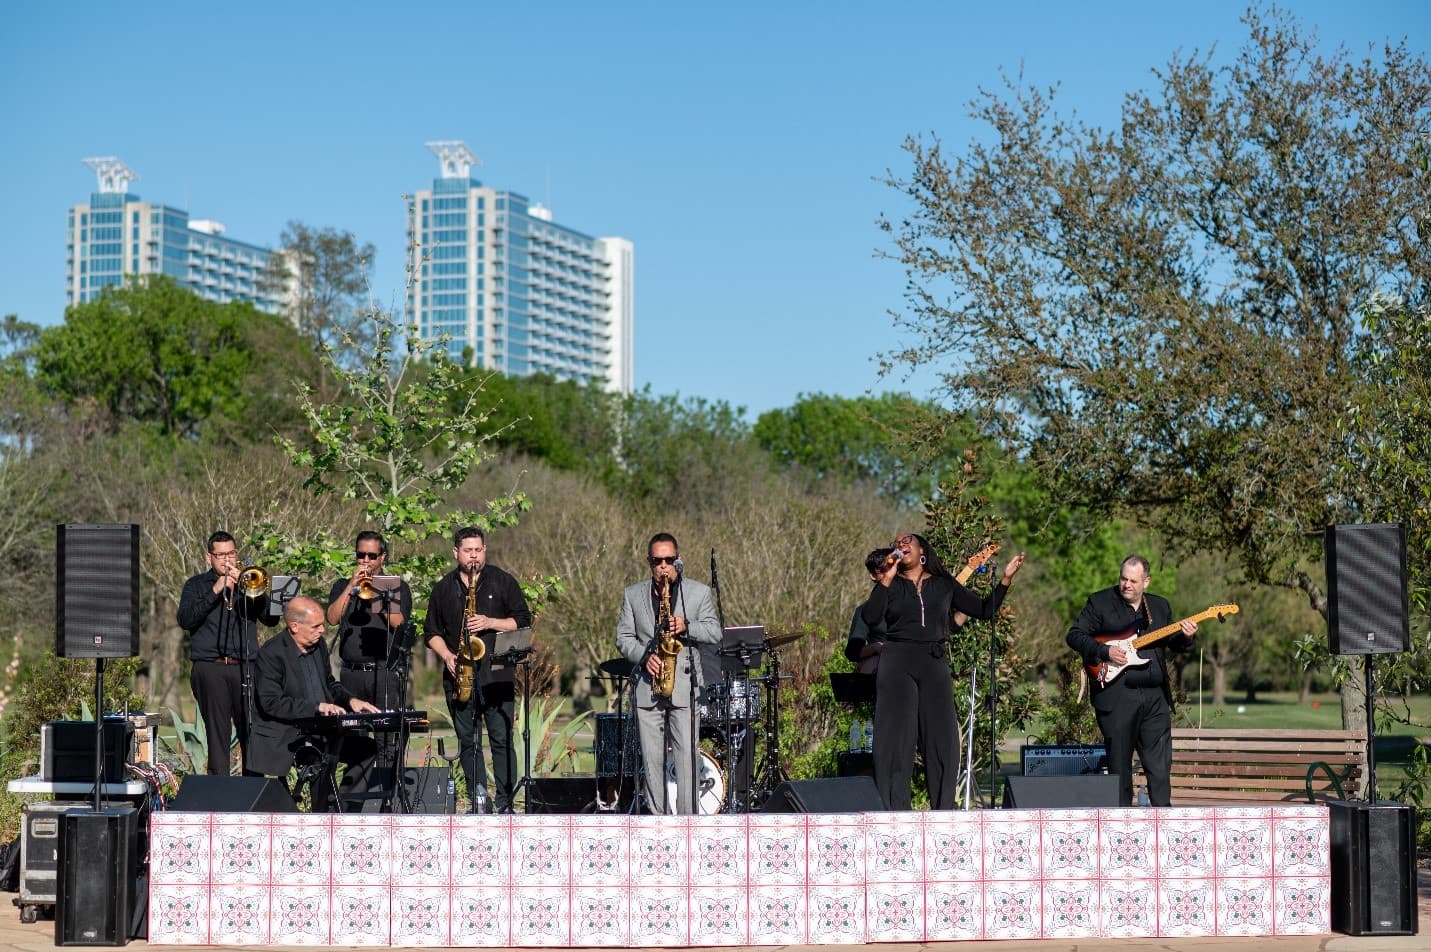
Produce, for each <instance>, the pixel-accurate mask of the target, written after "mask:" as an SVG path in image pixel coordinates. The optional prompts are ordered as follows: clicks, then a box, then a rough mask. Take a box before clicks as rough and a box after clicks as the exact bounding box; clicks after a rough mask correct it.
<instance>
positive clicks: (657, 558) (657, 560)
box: [646, 555, 677, 568]
mask: <svg viewBox="0 0 1431 952" xmlns="http://www.w3.org/2000/svg"><path fill="white" fill-rule="evenodd" d="M676 559H677V556H674V555H650V556H647V557H646V562H647V564H648V565H650V566H651V567H652V568H654V567H656V566H658V565H660V564H661V563H663V562H664V563H665V564H666V565H675V564H676Z"/></svg>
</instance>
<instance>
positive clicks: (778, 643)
mask: <svg viewBox="0 0 1431 952" xmlns="http://www.w3.org/2000/svg"><path fill="white" fill-rule="evenodd" d="M804 637H805V633H804V632H803V631H790V632H786V633H785V634H783V635H771V636H770V637H768V638H766V639H765V643H766V644H767V645H769V646H770V647H772V648H783V647H785V646H786V645H788V644H790V643H792V642H796V641H799V640H800V639H801V638H804Z"/></svg>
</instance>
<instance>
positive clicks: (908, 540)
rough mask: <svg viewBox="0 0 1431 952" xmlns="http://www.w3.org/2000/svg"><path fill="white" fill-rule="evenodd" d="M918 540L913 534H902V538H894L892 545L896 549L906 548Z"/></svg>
mask: <svg viewBox="0 0 1431 952" xmlns="http://www.w3.org/2000/svg"><path fill="white" fill-rule="evenodd" d="M918 541H919V540H918V539H916V538H915V537H914V536H912V535H907V536H903V537H902V538H899V539H895V540H894V547H895V548H896V549H904V548H908V547H909V546H911V545H914V543H916V542H918Z"/></svg>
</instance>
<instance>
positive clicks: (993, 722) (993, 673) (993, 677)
mask: <svg viewBox="0 0 1431 952" xmlns="http://www.w3.org/2000/svg"><path fill="white" fill-rule="evenodd" d="M997 574H998V565H997V564H996V563H994V562H990V563H989V577H990V578H994V577H995V576H996V575H997ZM998 592H999V583H998V582H997V581H996V582H994V610H993V612H992V613H991V614H990V615H989V696H988V703H989V806H990V807H993V806H996V805H997V804H996V803H995V800H994V783H995V781H996V778H997V776H998V760H999V758H998V752H999V732H998V723H999V678H998V670H997V666H998V657H997V652H996V650H995V649H996V645H997V641H998V637H997V636H998V632H999V608H1000V606H1001V605H1002V604H1003V601H1004V600H1003V597H1002V596H1000V595H999V593H998ZM970 716H971V717H972V716H973V715H972V712H971V714H970ZM969 732H970V733H971V734H972V733H973V724H972V723H971V724H970V731H969Z"/></svg>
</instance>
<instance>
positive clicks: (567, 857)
mask: <svg viewBox="0 0 1431 952" xmlns="http://www.w3.org/2000/svg"><path fill="white" fill-rule="evenodd" d="M151 832H152V838H151V842H150V865H151V869H150V889H149V943H150V944H151V945H163V944H169V945H174V944H180V945H284V946H293V945H319V946H324V945H336V946H361V945H374V946H424V945H432V946H486V947H566V946H572V947H583V948H586V947H593V946H614V947H646V946H716V945H807V944H853V943H873V942H938V941H950V940H972V939H1039V938H1102V937H1107V938H1148V937H1180V936H1181V937H1192V936H1272V935H1294V934H1296V935H1318V934H1324V933H1328V932H1329V931H1330V897H1329V883H1328V876H1329V873H1328V868H1329V846H1328V814H1327V811H1326V809H1325V808H1324V807H1320V806H1307V805H1303V806H1290V805H1289V806H1282V805H1269V806H1265V807H1264V806H1258V807H1251V808H1248V807H1239V808H1222V807H1219V808H1207V809H1176V808H1175V809H1158V810H1154V809H1129V810H1110V809H1087V810H987V811H973V812H950V813H943V812H941V813H928V812H912V813H860V814H812V815H794V814H791V815H779V814H772V815H750V816H711V817H695V818H678V817H626V816H610V815H596V816H586V815H581V816H515V817H489V816H483V817H478V816H456V817H446V816H393V815H367V814H354V815H344V816H312V815H306V814H274V815H259V814H232V813H224V814H219V813H215V814H204V813H159V814H156V815H155V816H154V819H153V822H152V828H151Z"/></svg>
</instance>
